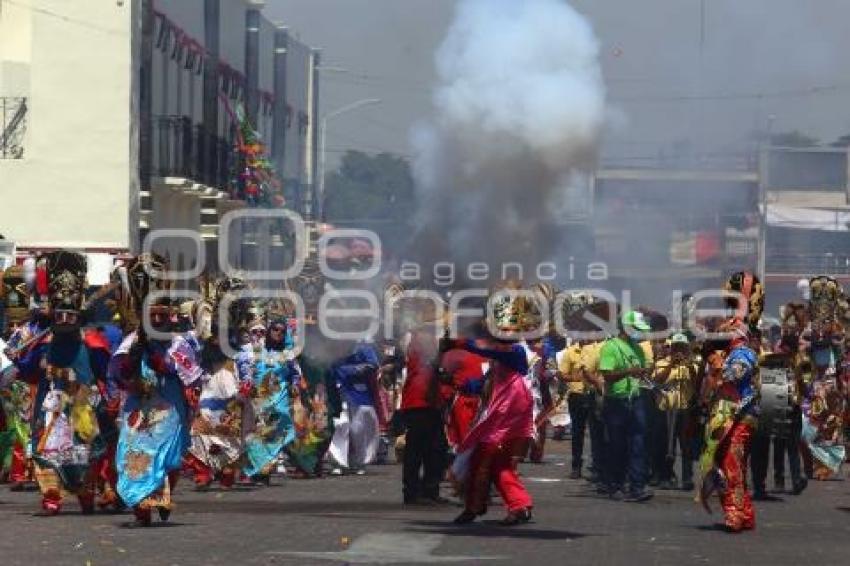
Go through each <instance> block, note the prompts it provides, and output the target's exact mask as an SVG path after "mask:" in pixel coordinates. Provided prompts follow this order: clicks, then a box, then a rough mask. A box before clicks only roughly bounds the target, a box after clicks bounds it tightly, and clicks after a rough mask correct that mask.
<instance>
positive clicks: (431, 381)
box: [401, 332, 441, 410]
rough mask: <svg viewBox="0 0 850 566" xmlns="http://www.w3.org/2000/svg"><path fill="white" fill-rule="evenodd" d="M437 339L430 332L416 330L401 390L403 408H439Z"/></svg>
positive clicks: (411, 340)
mask: <svg viewBox="0 0 850 566" xmlns="http://www.w3.org/2000/svg"><path fill="white" fill-rule="evenodd" d="M436 357H437V339H436V338H435V337H434V335H433V334H431V333H428V332H414V333H413V335H412V336H411V339H410V346H409V347H408V349H407V358H406V360H405V362H406V367H407V378H406V379H405V380H404V387H402V390H401V410H406V409H427V408H434V409H436V408H439V406H440V403H441V401H440V399H439V395H438V387H437V376H436V374H435V372H434V366H433V363H434V361H435V360H436Z"/></svg>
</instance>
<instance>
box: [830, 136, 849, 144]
mask: <svg viewBox="0 0 850 566" xmlns="http://www.w3.org/2000/svg"><path fill="white" fill-rule="evenodd" d="M829 145H831V146H832V147H850V134H844V135H843V136H841V137H840V138H838V139H837V140H835V141H834V142H832V143H831V144H829Z"/></svg>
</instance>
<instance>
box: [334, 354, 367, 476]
mask: <svg viewBox="0 0 850 566" xmlns="http://www.w3.org/2000/svg"><path fill="white" fill-rule="evenodd" d="M379 367H380V360H379V358H378V351H377V349H376V348H375V345H374V343H373V342H361V343H358V344H356V345H355V346H354V351H353V352H352V353H351V354H350V355H348V356H346V357H345V358H343V359H341V360H339V361H338V362H337V363H335V364H333V366H331V375H332V376H333V379H334V382H335V383H336V387H337V389H338V390H339V395H340V399H341V400H342V412H341V414H340V417H339V419H337V420H336V421H335V422H334V435H333V439H332V440H331V447H330V450H329V453H330V455H331V458H333V460H334V462H335V463H336V464H337V466H338V467H337V468H335V469H334V473H337V474H342V473H345V472H346V471H352V472H354V473H356V474H357V475H363V474H365V473H366V465H367V464H371V463H372V462H373V461H374V460H375V457H376V456H377V453H378V445H379V442H380V421H379V419H378V413H377V412H376V410H375V407H376V405H377V401H378V369H379Z"/></svg>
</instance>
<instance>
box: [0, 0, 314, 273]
mask: <svg viewBox="0 0 850 566" xmlns="http://www.w3.org/2000/svg"><path fill="white" fill-rule="evenodd" d="M262 8H263V2H258V1H252V0H123V1H122V0H117V1H111V2H67V1H63V0H26V1H15V2H14V3H13V2H10V1H5V0H0V120H2V122H0V126H2V129H0V134H2V138H0V234H3V235H4V236H5V237H6V238H7V239H9V240H12V241H14V242H15V243H16V244H17V249H18V253H19V254H20V253H22V252H23V253H26V252H28V251H37V250H41V249H45V248H56V247H63V248H78V249H85V250H88V251H108V252H110V253H127V252H133V251H137V250H138V249H139V248H140V245H141V241H142V239H143V238H144V237H145V235H146V234H147V233H148V232H149V231H150V230H154V229H158V228H181V229H191V230H197V231H198V232H199V233H201V234H202V237H203V238H204V240H205V241H206V242H207V246H208V247H209V249H210V251H211V252H212V253H208V257H209V256H215V253H214V251H213V250H214V248H215V244H216V239H217V236H218V232H217V228H218V222H219V219H220V217H221V215H222V214H223V213H224V212H226V211H227V210H230V209H233V208H239V207H242V206H244V205H245V203H244V201H243V198H242V197H243V196H244V195H243V194H242V193H241V192H240V189H239V186H238V185H239V184H238V182H237V183H233V182H232V181H233V179H238V171H237V168H238V154H237V152H236V151H235V150H234V148H235V131H236V128H235V124H234V121H233V119H232V114H233V113H234V112H235V109H236V108H237V107H238V106H239V105H240V104H241V105H244V107H245V109H246V112H247V114H248V115H249V116H250V117H251V118H252V121H254V123H255V124H256V126H257V129H258V130H259V132H260V133H261V135H262V138H263V141H264V142H265V143H266V145H267V148H268V150H269V153H270V155H271V156H272V161H273V162H274V163H275V164H276V168H277V172H278V176H279V177H280V178H281V179H282V180H283V181H284V183H285V187H286V189H287V193H288V194H289V195H290V199H289V202H288V203H287V205H288V206H289V207H291V208H295V209H296V210H299V211H302V212H303V211H304V207H305V203H304V202H303V200H304V198H305V197H306V198H309V197H310V195H311V194H312V190H311V189H312V184H313V171H314V170H315V159H316V150H315V147H316V144H315V129H314V128H313V124H314V122H315V118H314V117H315V116H316V115H317V110H318V109H317V104H316V101H317V100H318V96H317V95H318V88H317V86H316V80H317V75H318V73H317V72H316V66H317V64H318V53H317V52H316V51H314V50H312V49H310V48H309V47H307V46H305V45H303V44H301V43H299V42H297V41H295V40H294V39H293V38H291V37H290V36H289V34H288V32H287V30H286V27H285V26H283V25H280V24H273V23H271V22H270V21H268V20H267V19H266V18H265V17H264V16H263V14H262ZM4 109H5V110H6V111H5V112H4ZM235 238H236V239H237V240H240V241H241V240H243V237H242V236H241V235H237V236H235ZM156 249H157V251H160V252H162V253H165V254H167V255H169V256H170V257H171V259H172V262H173V263H174V264H175V266H177V265H182V266H183V267H188V265H190V264H192V263H193V261H194V254H195V253H196V252H195V247H194V245H193V244H192V243H191V242H189V241H186V240H165V241H160V242H159V243H158V244H157V245H156Z"/></svg>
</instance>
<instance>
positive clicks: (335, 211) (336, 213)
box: [325, 151, 414, 223]
mask: <svg viewBox="0 0 850 566" xmlns="http://www.w3.org/2000/svg"><path fill="white" fill-rule="evenodd" d="M413 200H414V194H413V175H412V173H411V170H410V163H409V162H408V161H407V160H406V159H404V158H403V157H399V156H398V155H394V154H391V153H379V154H377V155H369V154H366V153H363V152H360V151H348V152H346V154H345V155H344V156H343V158H342V161H341V162H340V165H339V168H338V169H337V170H336V171H333V172H331V173H330V174H328V176H327V178H326V179H325V220H327V221H328V222H331V223H333V222H335V221H340V222H342V221H357V220H392V219H399V220H403V219H406V218H408V217H409V215H410V213H411V212H412V209H413Z"/></svg>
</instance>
